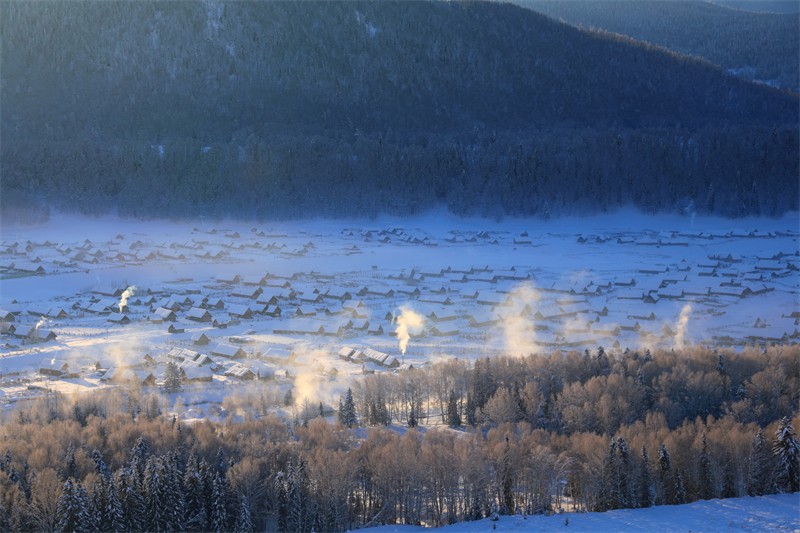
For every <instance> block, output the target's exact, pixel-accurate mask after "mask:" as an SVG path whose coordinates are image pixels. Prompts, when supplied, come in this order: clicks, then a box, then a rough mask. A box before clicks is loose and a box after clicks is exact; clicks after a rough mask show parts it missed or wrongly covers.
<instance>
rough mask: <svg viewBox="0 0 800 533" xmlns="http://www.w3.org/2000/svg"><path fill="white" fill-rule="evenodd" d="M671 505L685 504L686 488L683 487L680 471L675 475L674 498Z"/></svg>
mask: <svg viewBox="0 0 800 533" xmlns="http://www.w3.org/2000/svg"><path fill="white" fill-rule="evenodd" d="M673 503H674V504H675V505H683V504H684V503H686V488H685V487H684V486H683V476H682V475H681V471H680V470H678V471H677V472H676V473H675V497H674V501H673Z"/></svg>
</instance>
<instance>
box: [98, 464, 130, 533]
mask: <svg viewBox="0 0 800 533" xmlns="http://www.w3.org/2000/svg"><path fill="white" fill-rule="evenodd" d="M104 485H105V486H104V489H105V498H104V500H105V505H106V507H105V510H104V512H103V522H102V523H101V524H100V530H101V531H104V532H110V531H124V530H125V517H124V514H123V511H122V502H120V499H119V492H118V490H117V484H116V481H115V479H114V478H113V477H109V479H108V480H107V481H106V482H105V484H104Z"/></svg>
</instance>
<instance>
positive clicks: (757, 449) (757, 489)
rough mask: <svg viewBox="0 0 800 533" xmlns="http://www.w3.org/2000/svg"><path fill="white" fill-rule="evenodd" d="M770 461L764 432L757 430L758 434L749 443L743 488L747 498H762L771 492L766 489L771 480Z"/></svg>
mask: <svg viewBox="0 0 800 533" xmlns="http://www.w3.org/2000/svg"><path fill="white" fill-rule="evenodd" d="M771 459H772V457H770V450H769V447H768V445H767V439H766V437H765V436H764V430H763V429H761V428H759V429H758V433H756V435H755V437H753V439H752V440H751V441H750V458H749V461H748V465H747V484H746V488H745V490H746V492H747V495H748V496H763V495H764V494H769V493H770V492H771V491H769V488H768V485H769V483H770V481H771V479H772V461H771Z"/></svg>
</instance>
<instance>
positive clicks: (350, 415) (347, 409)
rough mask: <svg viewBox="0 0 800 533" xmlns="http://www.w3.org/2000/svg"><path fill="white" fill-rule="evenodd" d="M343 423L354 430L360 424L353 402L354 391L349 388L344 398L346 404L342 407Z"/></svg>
mask: <svg viewBox="0 0 800 533" xmlns="http://www.w3.org/2000/svg"><path fill="white" fill-rule="evenodd" d="M342 421H343V422H344V425H345V426H347V427H349V428H352V427H355V426H356V425H357V424H358V418H357V417H356V403H355V401H354V400H353V390H352V389H350V388H348V389H347V392H346V393H345V396H344V404H343V405H342Z"/></svg>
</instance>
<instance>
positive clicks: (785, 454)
mask: <svg viewBox="0 0 800 533" xmlns="http://www.w3.org/2000/svg"><path fill="white" fill-rule="evenodd" d="M772 452H773V453H774V454H775V458H776V459H777V476H776V477H777V480H778V486H779V487H780V488H781V489H782V490H783V491H786V492H797V491H798V490H800V442H798V440H797V434H796V433H795V432H794V428H793V427H792V424H791V422H790V421H789V417H788V416H785V417H783V419H782V420H781V423H780V424H779V425H778V429H777V431H776V432H775V441H774V442H773V444H772Z"/></svg>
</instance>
